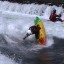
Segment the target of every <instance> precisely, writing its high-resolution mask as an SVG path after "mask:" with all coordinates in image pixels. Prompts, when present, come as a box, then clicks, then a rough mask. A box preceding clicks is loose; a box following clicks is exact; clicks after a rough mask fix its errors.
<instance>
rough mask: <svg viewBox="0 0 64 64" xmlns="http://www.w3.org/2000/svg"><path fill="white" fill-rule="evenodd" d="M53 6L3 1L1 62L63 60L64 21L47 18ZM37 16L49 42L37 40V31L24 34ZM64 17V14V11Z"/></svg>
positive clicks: (25, 63)
mask: <svg viewBox="0 0 64 64" xmlns="http://www.w3.org/2000/svg"><path fill="white" fill-rule="evenodd" d="M53 8H56V9H57V8H58V9H59V10H57V14H59V13H61V12H62V10H63V9H62V7H56V6H53V7H52V8H51V6H48V5H45V4H42V5H38V4H18V3H10V2H6V1H0V64H63V63H64V51H63V50H64V30H63V29H64V22H62V23H61V22H60V21H58V22H56V23H53V22H51V21H47V20H48V19H49V17H48V16H49V15H50V12H51V11H52V9H53ZM36 16H38V17H40V18H41V20H42V22H43V24H44V27H45V29H46V39H47V42H46V45H45V46H44V45H39V44H37V43H36V39H35V37H34V35H31V36H29V37H28V38H27V39H26V40H23V37H24V36H25V35H26V31H27V30H28V29H29V27H30V26H32V25H34V19H35V18H36ZM61 18H62V19H63V18H64V15H63V14H62V17H61Z"/></svg>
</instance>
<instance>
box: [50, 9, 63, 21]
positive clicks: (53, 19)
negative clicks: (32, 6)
mask: <svg viewBox="0 0 64 64" xmlns="http://www.w3.org/2000/svg"><path fill="white" fill-rule="evenodd" d="M60 17H61V14H59V15H57V14H56V10H55V9H54V10H53V12H52V13H51V15H50V17H49V19H50V21H53V22H56V21H61V22H62V20H61V18H60Z"/></svg>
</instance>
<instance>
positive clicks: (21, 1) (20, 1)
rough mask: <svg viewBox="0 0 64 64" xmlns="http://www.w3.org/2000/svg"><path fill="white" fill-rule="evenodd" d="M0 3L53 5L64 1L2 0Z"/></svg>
mask: <svg viewBox="0 0 64 64" xmlns="http://www.w3.org/2000/svg"><path fill="white" fill-rule="evenodd" d="M2 1H11V2H18V3H39V4H42V3H49V2H52V3H53V4H62V3H63V2H64V0H2Z"/></svg>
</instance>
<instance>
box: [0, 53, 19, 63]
mask: <svg viewBox="0 0 64 64" xmlns="http://www.w3.org/2000/svg"><path fill="white" fill-rule="evenodd" d="M0 64H18V63H16V62H14V61H13V60H12V59H11V58H9V57H7V56H5V55H3V54H0Z"/></svg>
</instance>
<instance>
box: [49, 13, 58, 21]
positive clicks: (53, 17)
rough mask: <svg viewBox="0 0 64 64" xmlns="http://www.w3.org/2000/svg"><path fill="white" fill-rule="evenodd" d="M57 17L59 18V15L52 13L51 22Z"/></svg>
mask: <svg viewBox="0 0 64 64" xmlns="http://www.w3.org/2000/svg"><path fill="white" fill-rule="evenodd" d="M57 17H59V16H58V15H57V14H55V13H52V14H51V15H50V18H49V19H50V20H51V21H54V20H55V19H56V18H57Z"/></svg>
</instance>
